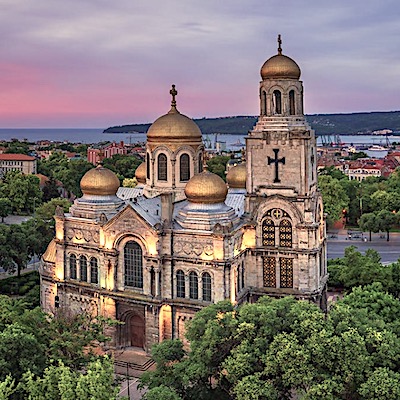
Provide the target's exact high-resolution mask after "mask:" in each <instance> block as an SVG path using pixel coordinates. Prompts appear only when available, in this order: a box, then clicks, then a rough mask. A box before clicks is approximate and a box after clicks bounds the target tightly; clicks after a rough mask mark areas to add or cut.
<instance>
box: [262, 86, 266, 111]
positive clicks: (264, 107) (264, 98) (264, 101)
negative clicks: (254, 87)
mask: <svg viewBox="0 0 400 400" xmlns="http://www.w3.org/2000/svg"><path fill="white" fill-rule="evenodd" d="M261 114H262V115H267V93H266V92H265V91H264V90H262V91H261Z"/></svg>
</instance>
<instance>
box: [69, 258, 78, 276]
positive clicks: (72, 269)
mask: <svg viewBox="0 0 400 400" xmlns="http://www.w3.org/2000/svg"><path fill="white" fill-rule="evenodd" d="M69 277H70V278H71V279H76V277H77V274H76V255H75V254H71V255H70V256H69Z"/></svg>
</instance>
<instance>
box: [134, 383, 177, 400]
mask: <svg viewBox="0 0 400 400" xmlns="http://www.w3.org/2000/svg"><path fill="white" fill-rule="evenodd" d="M142 399H143V400H180V399H181V397H179V396H178V394H177V393H176V392H175V390H174V389H171V388H169V387H167V386H164V385H161V386H158V387H155V388H153V389H150V390H149V391H148V392H147V393H145V394H144V396H143V397H142Z"/></svg>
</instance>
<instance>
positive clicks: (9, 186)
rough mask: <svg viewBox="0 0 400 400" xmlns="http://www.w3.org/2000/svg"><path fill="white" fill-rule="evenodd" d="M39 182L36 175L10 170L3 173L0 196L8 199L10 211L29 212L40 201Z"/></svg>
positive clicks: (17, 212)
mask: <svg viewBox="0 0 400 400" xmlns="http://www.w3.org/2000/svg"><path fill="white" fill-rule="evenodd" d="M39 182H40V181H39V178H38V177H37V176H34V175H24V174H22V173H21V172H19V171H10V172H8V173H7V174H6V175H5V177H4V179H3V183H2V185H1V186H0V196H1V197H3V198H4V197H5V198H8V199H9V200H10V202H11V208H12V212H14V213H16V214H21V213H22V214H31V213H32V212H33V211H34V209H35V207H37V206H38V205H39V204H40V203H41V202H42V191H41V190H40V186H39Z"/></svg>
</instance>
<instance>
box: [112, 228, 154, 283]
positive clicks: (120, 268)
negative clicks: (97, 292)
mask: <svg viewBox="0 0 400 400" xmlns="http://www.w3.org/2000/svg"><path fill="white" fill-rule="evenodd" d="M128 242H135V243H137V244H138V245H139V246H140V248H141V250H142V267H143V268H142V271H143V273H142V277H143V282H144V281H145V279H147V278H148V271H147V270H146V268H145V267H146V263H145V259H146V256H147V255H148V254H149V252H148V248H147V246H146V241H145V240H144V239H143V238H142V237H141V236H140V235H132V234H129V235H126V234H124V235H121V236H120V237H119V238H117V239H116V241H115V246H114V248H115V249H116V250H118V253H119V256H118V261H117V267H116V268H117V271H116V282H115V286H116V287H117V289H118V290H125V289H126V288H128V289H130V288H132V289H134V290H143V287H134V286H126V285H125V254H124V253H125V247H126V244H127V243H128Z"/></svg>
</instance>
